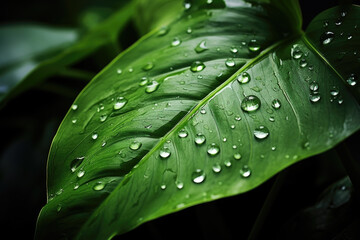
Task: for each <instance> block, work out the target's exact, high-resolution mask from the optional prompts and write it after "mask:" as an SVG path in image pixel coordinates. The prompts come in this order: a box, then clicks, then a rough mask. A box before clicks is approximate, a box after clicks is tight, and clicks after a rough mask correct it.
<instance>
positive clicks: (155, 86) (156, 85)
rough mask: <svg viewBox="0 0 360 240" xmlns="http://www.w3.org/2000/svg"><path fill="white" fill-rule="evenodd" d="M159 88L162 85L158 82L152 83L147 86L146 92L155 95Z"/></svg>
mask: <svg viewBox="0 0 360 240" xmlns="http://www.w3.org/2000/svg"><path fill="white" fill-rule="evenodd" d="M159 86H160V83H158V82H157V81H151V83H150V84H148V85H146V87H145V92H146V93H153V92H155V91H156V90H157V89H158V88H159Z"/></svg>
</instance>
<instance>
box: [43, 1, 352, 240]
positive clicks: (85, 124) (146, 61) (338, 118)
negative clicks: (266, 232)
mask: <svg viewBox="0 0 360 240" xmlns="http://www.w3.org/2000/svg"><path fill="white" fill-rule="evenodd" d="M231 3H232V2H231V1H230V2H229V4H230V5H228V7H229V6H232V8H230V7H229V8H227V9H226V10H224V9H217V10H211V11H210V12H203V11H199V12H197V13H192V17H191V19H189V18H186V17H184V18H183V19H181V20H180V21H178V22H175V23H174V24H172V25H171V26H170V27H169V28H165V29H161V30H160V31H159V32H157V33H154V34H150V35H148V36H147V37H145V38H144V39H143V40H142V41H140V42H139V43H137V44H136V45H134V46H133V47H132V48H130V49H129V50H128V51H126V52H125V53H124V54H123V55H121V56H119V58H117V59H115V60H114V62H113V63H112V64H110V65H109V66H108V67H107V68H106V69H104V71H102V72H101V73H100V74H99V75H98V76H97V77H96V78H95V79H94V80H93V82H92V83H91V84H90V85H88V87H87V88H86V89H85V90H84V91H83V93H82V94H81V95H80V97H79V98H78V99H77V100H76V101H75V104H74V105H73V107H72V110H71V111H70V112H69V113H68V115H67V117H66V118H65V120H64V122H63V124H62V126H61V128H60V129H59V132H58V134H57V136H56V138H55V140H54V142H53V146H52V151H51V153H50V158H49V165H48V170H49V175H48V176H49V194H50V195H49V197H50V198H49V203H48V205H47V206H45V208H44V209H43V211H42V213H41V215H40V219H39V225H38V229H46V232H41V231H40V232H38V237H39V238H46V234H56V233H57V235H58V236H61V235H62V234H65V235H66V236H68V237H69V236H74V235H76V234H78V235H77V237H78V238H87V237H89V236H91V237H93V238H94V237H95V238H96V237H98V238H103V237H104V236H105V237H110V236H113V235H114V234H117V233H122V232H125V231H128V230H129V229H132V228H133V227H135V226H137V225H139V224H141V223H142V222H145V221H148V220H150V219H153V218H156V217H159V216H162V215H164V214H167V213H170V212H174V211H178V210H180V209H183V208H185V207H188V206H192V205H194V204H197V203H201V202H206V201H211V200H214V199H217V198H221V197H225V196H230V195H234V194H238V193H240V192H244V191H247V190H249V189H252V188H254V187H256V186H258V185H259V184H261V183H262V182H264V181H265V180H266V179H268V178H270V177H271V176H272V175H274V174H275V173H277V172H278V171H280V170H281V169H283V168H285V167H287V166H289V165H290V164H292V163H294V162H297V161H299V160H300V159H303V158H305V157H308V156H310V155H313V154H317V153H319V152H322V151H325V150H327V149H329V148H331V147H333V146H334V145H335V144H336V143H338V142H339V141H341V140H342V139H344V138H345V137H347V136H348V135H349V134H351V133H353V132H354V131H356V130H357V129H358V125H359V124H358V120H357V119H358V117H359V107H358V104H357V103H356V101H355V99H354V97H353V96H352V95H351V94H349V92H348V90H347V87H346V86H345V85H344V83H343V82H341V81H339V76H338V75H337V73H336V72H334V71H333V69H332V68H331V67H329V66H328V65H327V64H326V62H324V61H323V60H322V59H321V58H320V57H319V56H318V55H317V53H316V52H312V50H311V49H312V48H311V45H309V44H308V41H306V40H304V39H305V38H302V39H297V40H293V39H291V38H289V39H288V41H282V42H280V41H279V39H282V38H283V36H282V32H276V31H275V29H274V28H272V26H276V24H275V23H276V22H277V21H280V20H281V19H277V18H274V19H273V18H272V19H271V21H273V22H270V23H269V25H264V24H262V25H261V24H257V21H260V22H261V21H263V19H264V18H265V19H266V18H267V17H268V16H269V15H271V16H276V15H279V14H278V12H276V11H275V10H274V9H273V10H272V12H271V14H269V15H267V14H268V12H269V7H270V6H269V5H266V7H262V6H261V5H255V6H253V5H249V4H240V6H234V5H231ZM264 9H266V11H264ZM251 16H252V17H251ZM239 19H241V20H242V21H239ZM247 20H248V21H250V22H249V24H245V23H244V25H241V26H238V25H235V24H231V22H232V21H233V22H244V21H247ZM251 21H254V22H251ZM351 24H353V23H351ZM189 25H190V26H191V27H194V28H193V29H194V31H191V32H190V33H188V31H187V29H188V26H189ZM200 26H201V27H200ZM224 26H226V27H224ZM235 27H236V30H234V28H235ZM248 27H249V28H250V27H251V31H249V30H250V29H248ZM254 28H255V29H254ZM256 28H259V29H256ZM318 28H319V29H320V28H322V26H319V27H318ZM219 30H220V31H223V32H221V33H223V34H220V35H218V32H219ZM289 32H298V30H296V29H295V30H294V29H291V28H289ZM215 33H216V34H215ZM249 33H250V34H249ZM187 34H190V35H187ZM212 34H214V35H212ZM221 36H226V38H221ZM239 37H243V38H244V39H243V42H245V45H243V44H242V39H239ZM203 38H205V39H203ZM254 40H256V41H254ZM155 42H156V44H155ZM204 42H205V43H204ZM271 42H278V44H276V45H274V46H273V47H271V48H268V49H266V50H265V51H263V52H262V53H261V55H260V56H259V57H255V56H256V55H257V53H258V52H259V50H258V49H257V48H258V47H260V48H261V49H265V48H266V47H267V46H269V45H270V44H271ZM235 43H238V44H239V43H240V44H241V45H237V46H233V44H235ZM255 43H256V44H255ZM212 44H213V45H212ZM257 44H259V45H257ZM154 46H157V47H156V48H154ZM149 49H151V51H149ZM218 49H219V50H218ZM235 49H236V50H235ZM138 53H146V54H145V55H143V56H142V58H141V59H138V58H137V56H138ZM183 54H184V57H180V56H182V55H183ZM171 55H174V56H177V57H176V58H169V56H171ZM248 59H253V60H251V61H248ZM170 60H171V61H170ZM197 61H199V62H197ZM169 63H170V64H171V65H170V66H169ZM244 64H245V66H244V67H242V66H243V65H244ZM189 66H190V68H189ZM167 69H169V70H170V71H169V70H167ZM236 71H237V73H236V74H234V75H232V74H233V73H235V72H236ZM244 71H246V72H247V74H249V76H250V78H251V81H249V82H248V83H245V84H244V85H240V84H239V83H238V81H234V80H235V78H237V77H238V76H242V77H244V75H239V74H240V73H244ZM116 73H117V74H118V75H117V74H116ZM144 75H145V76H144ZM230 75H232V76H231V77H230V78H229V76H230ZM319 75H321V78H318V76H319ZM142 77H146V78H145V79H144V78H142ZM118 79H121V81H119V80H118ZM202 79H205V80H202ZM313 79H316V83H317V84H318V86H320V88H321V89H324V90H323V91H324V92H322V93H320V94H319V93H318V92H317V90H316V89H315V90H314V88H316V87H313V86H312V83H313V82H312V80H313ZM329 79H331V81H329ZM239 80H240V81H245V80H241V77H240V79H239ZM222 82H223V83H222ZM100 83H101V84H100ZM139 84H140V87H139V86H138V85H139ZM110 85H111V86H112V87H113V88H112V89H110V90H109V89H106V88H108V86H110ZM141 85H146V86H141ZM218 85H220V86H219V87H218ZM333 87H335V89H336V90H337V93H336V94H334V92H333V91H332V90H333ZM215 88H216V89H215ZM214 89H215V90H214ZM213 90H214V91H213ZM99 92H100V93H104V94H106V95H105V96H104V95H99V94H98V93H99ZM209 92H210V94H209ZM339 92H340V93H341V98H340V95H339ZM250 94H254V95H257V97H258V98H259V99H260V101H261V108H260V110H258V111H256V112H254V113H246V112H244V111H243V110H241V108H240V105H241V104H242V103H243V102H244V97H245V96H249V95H250ZM275 98H276V99H278V100H279V102H280V103H278V104H280V107H277V105H276V104H274V103H273V100H274V99H275ZM272 105H274V107H272ZM329 106H331V107H329ZM164 109H166V110H167V111H163V110H164ZM350 113H351V114H352V116H351V118H350V117H349V116H350ZM185 114H187V115H186V116H185V117H184V118H183V119H182V120H181V118H182V117H183V116H184V115H185ZM318 116H326V118H325V119H326V120H324V121H321V122H320V121H318ZM334 116H335V117H334ZM345 120H346V121H345ZM178 122H179V123H178ZM344 122H346V124H345V125H344V124H343V123H344ZM176 123H178V124H177V125H176V127H175V128H173V126H174V125H175V124H176ZM264 125H265V126H266V128H261V127H260V126H264ZM171 128H173V129H172V131H170V132H169V130H171ZM183 129H184V130H183ZM267 129H268V130H269V132H270V135H268V134H269V133H268V131H267ZM294 129H296V131H295V132H294ZM328 130H329V131H328ZM325 131H326V133H325V134H324V132H325ZM74 132H78V133H80V134H74ZM199 133H202V134H203V135H198V134H199ZM254 134H255V139H254ZM70 136H71V138H70ZM199 136H200V137H202V136H205V139H206V141H205V142H204V143H203V144H198V145H200V146H196V144H195V143H194V141H195V140H196V138H197V137H199ZM161 137H163V138H161ZM260 138H263V139H260ZM69 141H72V142H73V144H70V143H69ZM199 141H200V142H201V140H199ZM289 141H291V143H292V144H291V145H290V146H289V145H288V142H289ZM212 143H214V144H216V145H212ZM74 146H75V147H74ZM188 149H194V150H191V151H188ZM225 149H226V150H225ZM145 154H146V155H145ZM195 155H196V157H195ZM212 155H213V156H212ZM60 159H61V161H60ZM140 159H141V161H140ZM237 160H240V161H237ZM64 161H65V163H64ZM139 161H140V164H139V165H135V164H136V163H138V162H139ZM64 165H65V166H66V167H64ZM133 167H134V168H133ZM220 168H221V169H220ZM129 171H130V172H129ZM125 174H127V175H125ZM74 189H75V190H74ZM70 196H72V197H74V199H78V201H73V199H70V198H69V197H70ZM119 199H122V200H121V201H119ZM155 199H156V200H155ZM99 203H101V205H100V206H99V207H98V204H99ZM143 206H146V208H144V207H143ZM93 209H96V210H95V211H94V213H93V214H91V215H90V212H91V211H93ZM89 216H90V219H89V220H87V221H86V219H87V218H88V217H89ZM84 221H86V222H85V225H83V226H82V229H81V231H80V232H79V233H77V231H78V229H76V228H77V227H78V226H80V225H81V224H83V223H84ZM69 222H71V223H72V224H66V223H69ZM44 224H45V225H44ZM45 226H46V227H45Z"/></svg>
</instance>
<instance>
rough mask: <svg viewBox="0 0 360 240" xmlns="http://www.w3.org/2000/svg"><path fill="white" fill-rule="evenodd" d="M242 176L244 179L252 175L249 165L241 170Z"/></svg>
mask: <svg viewBox="0 0 360 240" xmlns="http://www.w3.org/2000/svg"><path fill="white" fill-rule="evenodd" d="M240 175H241V176H242V177H243V178H248V177H250V175H251V170H250V168H249V167H248V166H247V165H244V166H243V167H242V168H241V169H240Z"/></svg>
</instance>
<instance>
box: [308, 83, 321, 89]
mask: <svg viewBox="0 0 360 240" xmlns="http://www.w3.org/2000/svg"><path fill="white" fill-rule="evenodd" d="M309 88H310V90H311V91H317V90H318V89H319V85H318V84H317V82H312V83H310V86H309Z"/></svg>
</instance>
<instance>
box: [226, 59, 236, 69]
mask: <svg viewBox="0 0 360 240" xmlns="http://www.w3.org/2000/svg"><path fill="white" fill-rule="evenodd" d="M225 65H226V66H227V67H234V66H235V61H234V59H232V58H228V59H226V61H225Z"/></svg>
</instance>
